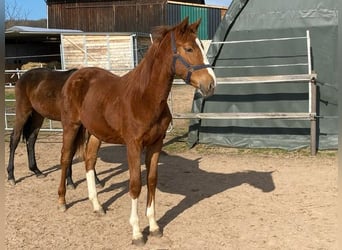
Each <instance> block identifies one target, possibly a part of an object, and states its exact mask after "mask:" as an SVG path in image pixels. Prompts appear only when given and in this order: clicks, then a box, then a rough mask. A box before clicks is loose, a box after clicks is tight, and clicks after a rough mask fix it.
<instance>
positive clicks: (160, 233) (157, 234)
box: [150, 229, 163, 238]
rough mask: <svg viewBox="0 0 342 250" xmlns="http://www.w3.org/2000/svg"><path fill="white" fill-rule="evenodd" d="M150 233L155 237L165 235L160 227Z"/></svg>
mask: <svg viewBox="0 0 342 250" xmlns="http://www.w3.org/2000/svg"><path fill="white" fill-rule="evenodd" d="M150 235H151V236H153V237H157V238H160V237H162V236H163V232H162V231H160V229H158V230H155V231H152V232H150Z"/></svg>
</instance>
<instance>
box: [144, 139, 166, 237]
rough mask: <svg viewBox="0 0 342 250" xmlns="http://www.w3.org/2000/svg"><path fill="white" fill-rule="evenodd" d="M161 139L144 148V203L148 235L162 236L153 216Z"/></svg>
mask: <svg viewBox="0 0 342 250" xmlns="http://www.w3.org/2000/svg"><path fill="white" fill-rule="evenodd" d="M162 143H163V140H162V139H161V140H159V141H158V142H157V143H155V144H154V145H152V146H149V147H147V149H146V158H145V164H146V170H147V205H146V216H147V218H148V220H149V225H150V235H152V236H158V237H161V236H162V232H161V231H160V229H159V226H158V224H157V221H156V218H155V192H156V186H157V178H158V171H157V170H158V160H159V154H160V151H161V148H162Z"/></svg>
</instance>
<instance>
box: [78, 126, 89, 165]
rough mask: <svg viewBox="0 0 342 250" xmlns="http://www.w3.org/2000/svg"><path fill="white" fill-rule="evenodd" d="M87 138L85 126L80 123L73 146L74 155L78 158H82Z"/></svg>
mask: <svg viewBox="0 0 342 250" xmlns="http://www.w3.org/2000/svg"><path fill="white" fill-rule="evenodd" d="M87 138H88V133H87V130H86V129H85V127H83V126H82V125H81V126H80V128H79V129H78V132H77V135H76V138H75V147H76V155H75V156H76V157H77V158H78V159H80V160H83V158H84V151H85V143H86V140H87Z"/></svg>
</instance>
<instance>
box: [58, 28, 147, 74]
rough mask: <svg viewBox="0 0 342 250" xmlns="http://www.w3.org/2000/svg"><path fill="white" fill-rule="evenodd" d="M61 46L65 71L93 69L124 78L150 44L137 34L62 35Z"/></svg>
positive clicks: (143, 36)
mask: <svg viewBox="0 0 342 250" xmlns="http://www.w3.org/2000/svg"><path fill="white" fill-rule="evenodd" d="M61 44H62V51H61V56H62V67H63V68H64V69H71V68H80V67H85V66H96V67H101V68H104V69H107V70H109V71H111V72H113V73H115V74H117V75H123V74H125V73H127V72H128V71H130V70H131V69H133V68H134V67H135V66H136V65H137V64H138V63H139V62H140V61H141V59H142V58H143V56H144V55H145V53H146V51H147V50H148V48H149V46H150V44H151V40H150V37H149V36H147V35H137V34H114V33H107V34H105V33H102V34H99V33H84V34H80V33H78V34H63V35H62V37H61Z"/></svg>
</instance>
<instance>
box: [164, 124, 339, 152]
mask: <svg viewBox="0 0 342 250" xmlns="http://www.w3.org/2000/svg"><path fill="white" fill-rule="evenodd" d="M163 150H164V151H165V152H167V153H170V154H172V153H173V154H177V153H184V152H188V151H192V152H196V153H198V154H201V155H206V154H227V155H229V154H230V155H231V154H235V155H241V156H242V155H246V154H252V155H260V156H289V157H310V156H311V152H310V148H302V149H298V150H291V151H289V150H285V149H279V148H233V147H226V146H220V145H209V144H197V145H195V146H194V147H193V148H190V147H189V144H188V131H187V129H186V128H177V129H173V130H172V131H171V132H169V133H167V135H166V138H165V140H164V146H163ZM316 157H337V150H320V151H318V152H317V155H316Z"/></svg>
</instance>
